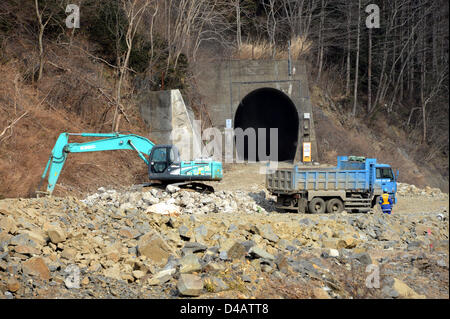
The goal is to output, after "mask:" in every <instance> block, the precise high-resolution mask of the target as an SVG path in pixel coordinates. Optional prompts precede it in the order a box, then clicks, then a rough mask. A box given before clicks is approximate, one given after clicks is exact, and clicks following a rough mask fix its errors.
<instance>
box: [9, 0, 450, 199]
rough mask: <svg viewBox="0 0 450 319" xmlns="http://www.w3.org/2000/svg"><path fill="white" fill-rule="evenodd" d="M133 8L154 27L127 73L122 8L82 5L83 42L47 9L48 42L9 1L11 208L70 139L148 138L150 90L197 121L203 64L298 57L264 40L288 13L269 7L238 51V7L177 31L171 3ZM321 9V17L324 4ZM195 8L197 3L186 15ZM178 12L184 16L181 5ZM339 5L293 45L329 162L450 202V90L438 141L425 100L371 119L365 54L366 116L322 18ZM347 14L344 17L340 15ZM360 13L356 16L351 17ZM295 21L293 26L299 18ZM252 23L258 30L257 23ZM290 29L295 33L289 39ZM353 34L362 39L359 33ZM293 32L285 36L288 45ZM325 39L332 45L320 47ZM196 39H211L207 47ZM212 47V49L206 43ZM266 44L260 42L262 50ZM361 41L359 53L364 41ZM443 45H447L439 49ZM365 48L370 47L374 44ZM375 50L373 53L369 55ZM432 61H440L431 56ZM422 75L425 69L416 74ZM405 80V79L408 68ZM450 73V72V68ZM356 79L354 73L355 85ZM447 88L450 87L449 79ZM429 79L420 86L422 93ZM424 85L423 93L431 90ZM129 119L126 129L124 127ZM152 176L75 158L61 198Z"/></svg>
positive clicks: (444, 91)
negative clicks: (139, 103) (358, 164)
mask: <svg viewBox="0 0 450 319" xmlns="http://www.w3.org/2000/svg"><path fill="white" fill-rule="evenodd" d="M128 2H129V3H130V4H136V6H137V7H136V8H140V6H143V5H144V4H146V5H148V7H147V9H146V10H147V11H146V12H145V13H144V16H143V17H144V19H143V20H142V21H144V22H142V24H141V25H140V26H139V27H136V29H135V30H136V36H135V38H134V39H133V42H132V43H134V46H133V47H132V48H131V50H130V51H129V53H130V55H129V60H128V61H125V60H126V57H127V52H128V47H127V41H126V36H125V33H126V31H127V27H129V25H128V24H127V21H128V22H129V20H127V19H128V18H127V14H126V13H127V11H126V10H128V9H126V8H129V7H124V8H125V9H123V8H120V7H115V6H114V5H110V4H109V3H108V2H107V1H99V2H97V3H96V4H94V3H93V2H92V1H80V3H79V4H80V5H81V7H82V12H83V23H82V27H81V28H80V29H79V30H78V29H77V30H75V29H72V30H71V29H67V28H66V27H65V26H64V19H65V17H66V14H65V13H64V11H62V8H64V7H65V2H64V1H59V2H58V1H56V0H45V1H44V0H41V1H38V4H39V5H38V10H40V12H41V14H42V19H43V21H44V22H46V21H47V20H48V24H47V25H46V27H45V29H44V30H43V37H42V41H40V37H39V31H40V30H41V26H40V24H39V23H38V19H37V17H36V13H35V9H36V8H35V6H34V4H33V3H32V2H29V3H27V4H26V5H24V6H23V7H22V8H21V10H17V9H18V8H19V6H20V5H21V4H20V1H15V0H8V1H4V2H2V4H0V9H1V12H2V14H1V15H0V35H1V45H0V73H1V75H2V81H1V83H0V134H1V135H0V197H29V196H33V195H34V190H35V189H36V187H37V185H38V183H39V179H40V175H41V173H42V172H43V170H44V167H45V163H46V161H47V159H48V156H49V154H50V152H51V148H52V146H53V144H54V142H55V140H56V138H57V136H58V134H59V133H61V132H111V131H112V130H113V127H116V128H117V125H118V124H119V131H132V132H134V133H137V134H141V135H146V128H145V126H144V123H143V122H142V120H141V119H140V116H139V112H138V110H137V107H136V103H135V100H136V92H137V91H138V90H139V89H143V88H144V89H149V90H159V89H171V88H179V89H181V90H182V92H183V94H184V96H185V97H186V101H189V103H190V104H191V106H192V107H193V108H194V109H195V108H196V107H199V106H200V105H201V99H199V98H198V97H197V95H196V87H195V70H196V67H195V66H196V63H201V59H202V58H205V59H209V58H223V59H227V58H230V57H232V58H239V59H246V58H254V59H270V58H282V59H285V58H286V59H287V57H288V54H287V47H286V42H284V41H281V39H282V38H280V42H279V43H277V42H276V41H274V38H273V37H271V35H272V36H273V34H270V32H268V31H267V30H265V29H264V23H265V22H267V21H266V20H265V19H266V18H267V19H268V18H269V17H271V14H272V13H271V12H272V11H271V9H273V10H275V9H276V8H275V7H273V8H272V7H270V6H269V7H267V4H264V3H263V4H262V3H261V2H258V1H242V3H241V7H240V10H241V15H242V17H243V18H242V21H241V22H240V23H241V24H242V28H240V29H239V32H241V33H242V34H241V35H240V37H239V38H238V45H237V46H236V45H235V44H234V41H235V40H236V39H235V33H234V32H235V31H236V30H235V29H234V28H235V26H236V21H235V20H234V19H235V18H236V16H233V14H232V13H234V12H235V11H234V10H235V9H236V8H235V7H232V6H231V7H229V6H227V5H225V4H223V3H222V4H220V5H216V6H211V5H210V4H209V2H207V1H206V2H201V1H200V2H198V3H197V2H192V3H193V4H195V5H196V6H195V7H192V8H191V9H192V16H188V15H185V14H183V11H182V10H181V9H177V10H175V11H173V16H170V17H169V18H168V19H167V16H165V14H166V11H164V9H165V5H169V2H167V3H166V2H161V5H160V6H158V5H157V4H156V3H150V2H149V3H147V1H141V2H139V1H128ZM270 3H272V2H270ZM286 3H290V4H293V3H291V2H289V1H287V2H286ZM311 3H312V4H314V5H318V2H317V3H316V1H312V2H311ZM339 3H340V2H339ZM186 4H187V2H185V1H179V3H178V5H186ZM170 5H174V6H175V5H176V4H175V2H174V3H172V2H170ZM276 5H277V4H276V3H275V6H276ZM279 5H280V6H281V4H279ZM327 5H328V7H326V8H322V9H323V10H322V11H321V10H319V8H320V7H319V6H315V7H312V6H311V7H308V8H306V7H305V10H310V11H308V12H310V13H311V23H313V25H314V26H315V27H314V28H312V29H311V30H310V31H309V33H308V34H306V33H303V35H302V36H299V35H298V34H293V35H292V39H297V40H296V41H292V47H291V57H293V58H295V59H301V60H303V61H305V64H306V65H307V66H308V69H309V71H310V79H311V85H310V91H311V92H310V93H311V97H312V102H313V105H314V116H315V121H316V128H317V138H318V145H319V160H320V162H323V163H329V164H333V163H334V161H335V158H336V155H343V154H355V155H364V156H370V157H377V158H380V159H382V160H381V161H382V162H385V163H388V164H391V165H392V166H393V167H395V168H398V169H399V170H400V181H401V182H407V183H411V184H416V185H417V186H420V187H425V186H431V187H439V188H441V189H442V190H444V191H446V192H448V145H447V144H448V121H446V120H442V119H443V118H445V117H446V116H444V115H445V114H448V105H447V106H445V105H446V102H445V101H446V100H447V101H448V87H445V86H443V87H438V88H437V91H436V92H434V91H433V92H434V93H433V92H431V91H429V92H430V94H431V93H433V94H434V95H433V96H431V95H430V96H429V97H430V98H431V97H433V99H432V100H430V104H429V105H430V106H428V107H429V112H430V113H429V114H430V115H429V117H427V121H429V123H428V130H426V132H427V137H426V140H425V141H423V136H422V135H423V134H422V133H423V132H422V131H423V130H422V127H421V124H420V123H421V119H420V116H418V114H419V112H418V111H417V112H413V109H414V110H415V109H417V108H420V107H421V106H420V103H419V104H418V102H417V98H416V97H414V99H409V100H408V99H406V97H405V99H403V100H400V99H399V98H398V97H397V98H395V97H392V96H390V93H389V92H391V90H392V89H394V88H395V87H391V88H389V87H386V88H385V90H386V92H384V93H383V94H384V95H385V96H384V101H381V100H380V101H378V103H379V104H380V105H382V104H383V103H387V104H390V103H391V100H392V98H394V100H395V104H398V105H399V107H396V108H395V110H394V111H392V112H389V113H387V111H386V110H383V108H378V107H375V108H374V110H373V111H371V112H369V114H366V113H365V112H364V108H365V107H366V106H365V104H366V103H367V100H368V96H367V80H368V78H367V75H366V73H365V71H364V70H365V69H366V67H367V63H368V61H367V60H366V59H365V58H363V56H364V54H363V53H365V52H359V53H358V54H361V62H360V63H361V65H360V66H359V68H360V72H359V73H361V74H360V75H361V77H360V80H359V81H361V83H359V84H360V85H359V88H358V94H357V97H358V101H357V106H358V112H356V115H354V114H353V113H352V111H353V110H352V108H353V107H354V105H355V103H354V97H352V95H351V94H346V93H345V91H346V90H347V87H346V79H345V77H344V73H342V70H341V69H340V67H339V65H340V62H339V61H337V60H333V58H332V57H333V56H339V57H341V58H346V51H345V50H341V48H339V47H338V46H337V45H336V44H335V43H327V39H330V38H332V37H333V34H334V32H336V30H333V32H331V31H330V33H329V34H325V35H324V34H323V32H325V31H323V30H325V29H323V27H324V26H323V25H321V24H320V23H319V22H320V21H322V20H321V19H320V18H321V14H326V16H327V20H325V21H326V22H325V23H326V24H328V23H332V21H333V19H337V17H334V16H333V15H332V14H331V13H327V10H332V9H333V8H332V7H330V4H327ZM339 5H340V4H339ZM280 8H281V7H280ZM314 8H315V9H314ZM336 8H340V7H338V4H336ZM336 8H334V9H336ZM278 9H279V8H278ZM278 9H277V10H278ZM356 9H357V8H356ZM356 9H355V7H354V5H353V6H351V7H350V9H349V10H356ZM208 10H209V11H208ZM230 10H231V11H230ZM277 10H275V11H274V12H277V13H276V14H274V15H273V18H275V19H279V22H280V24H281V25H284V24H286V23H287V20H286V18H287V17H288V16H287V15H286V14H283V13H282V11H281V10H278V11H277ZM114 12H116V13H117V12H118V13H119V15H118V16H120V19H119V22H118V24H117V25H118V28H119V29H118V30H119V31H121V33H120V32H119V33H117V34H114V33H113V32H112V31H111V30H112V29H111V25H114V21H111V20H108V19H112V18H111V17H113V15H112V14H113V13H114ZM156 12H159V14H155V13H156ZM189 12H190V11H189ZM330 12H331V11H330ZM417 12H419V11H417ZM163 13H164V14H163ZM206 14H210V15H209V16H208V17H211V19H210V20H204V21H207V22H206V23H203V24H200V22H201V21H203V20H202V19H205V15H206ZM290 14H292V15H293V14H294V11H292V12H291V13H290ZM417 15H418V16H419V13H417ZM177 17H178V18H177ZM244 17H245V18H244ZM252 17H254V18H255V20H254V21H253V22H252ZM354 17H356V15H355V16H354ZM428 18H429V17H428ZM352 19H353V18H352ZM438 19H439V20H438V21H440V22H442V23H441V24H439V25H436V28H437V31H436V32H437V33H436V34H439V35H441V33H442V32H444V31H443V29H442V28H441V27H442V26H445V24H446V23H448V16H447V20H445V19H444V20H442V19H443V18H442V17H440V16H439V17H438ZM352 21H353V20H352ZM409 22H411V21H409ZM409 22H408V23H409ZM413 22H414V21H413ZM411 23H412V22H411ZM166 25H172V27H173V26H175V27H176V26H179V27H180V30H186V29H183V28H182V27H183V26H188V25H191V26H192V29H190V31H189V32H190V33H189V34H184V35H185V36H186V37H184V39H185V41H184V42H183V41H182V39H183V32H184V31H180V33H177V32H178V31H176V30H177V29H175V30H174V29H170V30H168V29H165V26H166ZM288 26H289V25H288V24H286V25H285V27H286V28H287V27H288ZM350 27H351V29H352V30H354V28H355V25H354V22H352V23H351V25H350ZM214 28H216V29H214ZM283 28H284V27H280V30H278V29H277V31H276V32H281V33H282V32H283V31H282V30H283ZM302 28H303V26H299V28H298V29H296V30H297V31H295V32H294V31H292V30H291V31H292V32H294V33H296V32H297V33H299V32H300V33H301V32H302V30H303V29H302ZM316 29H317V30H316ZM108 30H109V31H108ZM149 30H150V31H149ZM286 30H287V29H286ZM321 30H322V31H321ZM303 31H304V30H303ZM382 31H384V30H379V32H378V31H377V32H378V33H379V34H378V33H377V34H376V36H377V37H379V38H380V37H382V35H383V33H382ZM386 32H387V31H386ZM405 32H406V31H405ZM281 33H280V34H281ZM321 33H322V35H323V36H322V37H319V38H317V35H318V34H321ZM218 34H220V36H218ZM286 34H287V33H286ZM386 34H387V33H386ZM187 35H189V37H187ZM196 35H197V36H199V37H200V38H195V36H196ZM203 36H205V39H203V38H201V37H203ZM244 36H245V37H244ZM374 36H375V35H374ZM442 36H443V39H447V43H445V41H444V43H443V45H444V48H443V49H442V50H443V52H444V53H445V52H448V47H445V45H446V44H447V45H448V37H447V38H445V33H444V34H443V35H442ZM206 38H208V40H207V39H206ZM243 38H245V39H247V40H246V41H244V40H242V39H243ZM257 38H258V39H260V40H254V39H257ZM188 39H189V41H191V42H189V41H188ZM220 39H221V40H220ZM261 39H262V40H261ZM298 39H302V40H301V41H298ZM349 39H350V40H351V42H352V43H356V42H354V41H355V40H356V39H355V38H349ZM200 40H202V41H200ZM219 40H220V41H219ZM272 40H273V41H272ZM432 40H433V41H435V38H432ZM361 41H367V39H366V38H365V37H364V38H362V39H361ZM41 42H42V44H43V48H44V49H43V51H42V52H43V54H41V53H42V52H41V50H40V47H41V46H40V43H41ZM433 43H434V42H433ZM366 44H367V43H366V42H364V46H362V47H365V45H366ZM380 44H381V43H380ZM400 44H401V42H399V45H400ZM239 45H240V46H239ZM377 50H381V48H380V47H376V48H374V53H373V54H374V56H373V59H374V60H375V61H377V63H379V62H380V61H379V60H377V58H378V57H380V56H382V55H380V54H382V53H383V51H377ZM386 50H387V49H386ZM436 50H437V49H436ZM446 50H447V51H446ZM438 51H439V50H438ZM385 52H387V54H388V57H390V56H391V53H390V51H385ZM439 52H440V51H439ZM116 53H117V54H116ZM355 54H356V52H355V51H354V50H352V51H351V52H350V59H351V61H352V62H354V61H355V60H354V58H355V56H356V55H355ZM322 55H323V56H322ZM320 56H322V57H323V61H322V62H321V63H319V64H317V62H318V60H317V57H320ZM394 57H395V56H394ZM430 58H433V56H431V55H430ZM436 58H437V60H436V61H434V60H433V61H434V62H433V61H431V62H430V63H443V61H441V60H439V59H440V58H441V56H437V57H436ZM416 61H419V60H416ZM125 62H126V63H127V64H124V63H125ZM389 63H390V62H389ZM41 64H42V65H43V68H42V74H41V75H40V65H41ZM444 64H445V63H444ZM347 66H348V65H347ZM418 66H420V65H415V67H416V68H417V67H418ZM408 67H409V66H408V65H406V66H405V68H408ZM393 68H394V70H395V69H396V68H397V67H396V66H395V67H393ZM446 68H447V70H448V64H447V67H446ZM444 69H445V68H444ZM416 70H417V69H416ZM353 72H354V67H353V65H352V66H351V69H350V73H352V74H353ZM377 72H378V71H376V70H375V69H374V71H373V74H374V79H373V81H372V86H373V91H375V89H377V88H378V87H379V86H380V85H381V84H382V83H381V82H380V83H377V81H378V80H379V79H377V78H376V76H378V74H377ZM443 76H444V77H447V76H448V73H447V74H444V75H443ZM39 77H41V78H39ZM352 78H353V75H352ZM419 79H420V78H417V77H416V78H415V80H417V81H418V80H419ZM381 80H382V79H381ZM427 83H432V82H431V80H430V81H428V82H427ZM377 85H378V86H377ZM402 85H403V84H402ZM417 85H418V86H417V87H420V81H419V82H417ZM430 85H431V84H430ZM352 86H353V80H352ZM119 87H120V90H118V88H119ZM427 90H428V88H427ZM429 90H433V88H431V87H430V88H429ZM118 92H120V93H118ZM427 92H428V91H427ZM442 101H443V102H442ZM117 105H121V107H122V109H123V111H124V113H123V114H120V113H121V112H118V113H117V112H115V110H116V109H117ZM206 107H207V106H206ZM439 112H440V113H439ZM117 114H119V115H121V118H120V117H119V119H118V118H117ZM439 114H442V115H441V116H440V115H439ZM119 121H120V122H119ZM430 121H431V122H430ZM442 121H443V122H442ZM405 122H408V123H407V124H408V125H406V124H405ZM150 138H151V136H150ZM74 141H77V139H74ZM145 176H146V169H145V165H144V163H142V162H141V161H140V160H139V159H138V158H137V157H136V156H135V155H134V154H130V153H129V152H104V153H98V154H84V155H81V154H78V155H73V156H71V157H70V158H69V160H68V162H67V165H66V167H65V168H64V171H63V173H62V176H61V178H60V183H59V185H58V186H57V188H56V191H55V194H56V195H66V194H72V195H76V196H84V195H85V194H87V193H91V192H93V191H95V190H96V189H97V188H98V187H100V186H115V187H119V186H129V185H131V184H135V183H139V182H141V181H145V178H146V177H145Z"/></svg>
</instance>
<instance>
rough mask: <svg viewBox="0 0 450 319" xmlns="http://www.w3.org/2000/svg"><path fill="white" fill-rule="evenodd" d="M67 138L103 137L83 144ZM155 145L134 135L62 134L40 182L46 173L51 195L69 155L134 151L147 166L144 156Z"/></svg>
mask: <svg viewBox="0 0 450 319" xmlns="http://www.w3.org/2000/svg"><path fill="white" fill-rule="evenodd" d="M69 136H83V137H103V139H99V140H95V141H90V142H85V143H69ZM154 146H155V143H153V142H152V141H150V140H149V139H147V138H145V137H142V136H139V135H135V134H119V133H62V134H60V135H59V137H58V139H57V141H56V143H55V146H54V147H53V150H52V153H51V155H50V158H49V160H48V162H47V165H46V166H45V170H44V173H43V174H42V178H41V182H40V184H39V187H38V189H39V188H40V187H41V184H42V182H43V181H44V180H45V178H46V176H47V173H48V185H47V192H48V193H49V194H51V193H52V192H53V190H54V188H55V185H56V182H57V181H58V178H59V175H60V174H61V171H62V168H63V166H64V163H65V162H66V159H67V154H69V153H85V152H99V151H113V150H135V151H136V152H137V153H138V155H139V157H140V158H141V159H142V160H143V161H144V162H145V163H146V164H147V165H148V160H147V158H146V157H145V156H144V154H145V155H147V156H149V155H150V152H151V150H152V148H153V147H154Z"/></svg>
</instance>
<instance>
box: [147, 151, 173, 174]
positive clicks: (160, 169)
mask: <svg viewBox="0 0 450 319" xmlns="http://www.w3.org/2000/svg"><path fill="white" fill-rule="evenodd" d="M149 159H150V160H149V163H150V164H149V175H152V176H153V177H156V175H157V174H164V173H166V171H168V168H169V167H170V166H171V165H172V164H173V163H178V162H180V154H179V152H178V149H177V148H176V146H174V145H156V146H155V147H153V149H152V152H151V153H150V157H149ZM169 171H170V169H169Z"/></svg>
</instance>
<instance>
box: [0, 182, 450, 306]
mask: <svg viewBox="0 0 450 319" xmlns="http://www.w3.org/2000/svg"><path fill="white" fill-rule="evenodd" d="M249 189H253V190H252V191H239V190H236V189H233V190H229V191H226V190H219V191H216V192H215V193H213V194H201V193H198V192H193V191H188V190H181V189H179V188H177V187H172V186H169V187H168V188H167V189H159V188H129V189H123V190H120V191H118V190H107V189H104V188H101V189H99V190H98V192H97V193H95V194H92V195H90V196H88V197H86V198H85V199H83V200H79V199H76V198H73V197H66V198H54V197H47V198H40V199H36V198H34V199H5V200H1V201H0V298H9V299H13V298H180V297H181V298H185V297H200V298H217V297H219V298H449V290H448V289H449V288H448V286H449V281H448V265H449V259H448V253H449V238H448V235H449V228H448V226H449V220H448V218H449V213H448V195H447V194H443V193H441V192H440V191H439V190H437V189H430V188H427V189H424V190H422V189H417V188H415V187H414V186H412V185H406V184H399V192H398V194H399V197H398V199H399V203H398V205H397V206H396V207H395V210H394V213H393V214H392V215H390V216H386V215H383V214H382V213H381V212H379V211H378V210H374V211H373V212H371V213H368V214H349V213H346V212H343V213H342V214H339V215H328V214H323V215H310V214H293V213H281V212H277V211H276V210H275V208H274V198H273V197H271V196H270V195H269V194H268V193H267V192H266V191H265V190H264V188H263V187H259V189H258V185H255V187H250V188H249ZM369 265H370V266H369ZM377 275H378V277H379V281H377ZM378 282H379V285H377V283H378Z"/></svg>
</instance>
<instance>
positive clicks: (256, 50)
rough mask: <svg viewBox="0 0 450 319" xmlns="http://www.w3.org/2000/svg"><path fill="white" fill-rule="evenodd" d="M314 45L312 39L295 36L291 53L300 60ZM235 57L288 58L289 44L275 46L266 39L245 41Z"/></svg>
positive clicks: (292, 57)
mask: <svg viewBox="0 0 450 319" xmlns="http://www.w3.org/2000/svg"><path fill="white" fill-rule="evenodd" d="M311 47H312V43H311V41H309V40H307V39H305V38H304V37H300V36H298V37H294V38H293V39H292V40H291V47H290V55H291V59H293V60H298V59H301V58H303V57H305V56H306V55H307V54H309V53H310V50H311ZM232 57H233V58H234V59H242V60H247V59H251V60H264V59H276V60H281V59H283V60H287V59H288V58H289V48H288V46H285V47H279V46H274V45H273V44H271V43H270V42H268V41H266V40H262V41H258V42H255V43H253V42H251V43H248V42H247V43H243V44H242V45H241V47H240V48H238V49H236V52H234V54H233V55H232Z"/></svg>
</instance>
